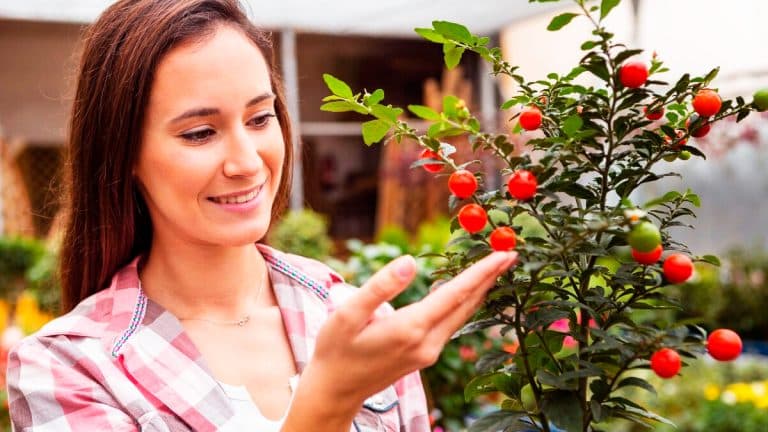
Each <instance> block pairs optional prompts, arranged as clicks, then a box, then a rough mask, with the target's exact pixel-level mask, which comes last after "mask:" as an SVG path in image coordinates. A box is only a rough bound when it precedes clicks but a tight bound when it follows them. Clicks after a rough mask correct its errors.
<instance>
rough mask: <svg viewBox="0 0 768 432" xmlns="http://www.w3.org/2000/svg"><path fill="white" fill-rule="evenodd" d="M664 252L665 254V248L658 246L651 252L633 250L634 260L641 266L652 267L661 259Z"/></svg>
mask: <svg viewBox="0 0 768 432" xmlns="http://www.w3.org/2000/svg"><path fill="white" fill-rule="evenodd" d="M662 252H664V248H662V247H661V245H658V246H656V249H654V250H652V251H650V252H640V251H636V250H634V249H632V258H634V259H635V261H637V262H638V263H640V264H643V265H651V264H655V263H656V262H657V261H658V260H659V258H661V253H662Z"/></svg>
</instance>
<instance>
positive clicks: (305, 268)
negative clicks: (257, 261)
mask: <svg viewBox="0 0 768 432" xmlns="http://www.w3.org/2000/svg"><path fill="white" fill-rule="evenodd" d="M258 247H259V250H260V251H261V252H262V254H263V255H264V257H265V258H266V259H267V260H268V261H269V262H270V263H271V264H273V265H278V266H279V265H281V264H282V265H284V266H286V267H288V268H292V269H293V270H296V271H298V272H300V273H302V274H303V275H304V276H308V277H311V278H313V279H315V280H318V281H322V282H328V283H330V284H334V283H343V282H344V278H343V277H342V276H341V275H340V274H339V273H338V272H337V271H335V270H333V269H332V268H331V267H330V266H328V265H327V264H325V263H323V262H321V261H318V260H316V259H313V258H307V257H305V256H301V255H296V254H292V253H288V252H283V251H281V250H278V249H275V248H273V247H271V246H267V245H264V244H258Z"/></svg>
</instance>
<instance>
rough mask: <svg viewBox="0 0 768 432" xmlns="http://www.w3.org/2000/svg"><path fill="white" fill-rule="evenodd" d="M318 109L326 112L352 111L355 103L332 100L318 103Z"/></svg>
mask: <svg viewBox="0 0 768 432" xmlns="http://www.w3.org/2000/svg"><path fill="white" fill-rule="evenodd" d="M320 110H321V111H328V112H347V111H354V110H355V105H354V104H352V103H350V102H347V101H334V102H328V103H324V104H322V105H320Z"/></svg>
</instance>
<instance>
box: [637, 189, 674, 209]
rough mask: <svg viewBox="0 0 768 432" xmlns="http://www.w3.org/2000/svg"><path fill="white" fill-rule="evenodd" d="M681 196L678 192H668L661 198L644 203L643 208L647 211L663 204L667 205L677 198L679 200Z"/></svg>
mask: <svg viewBox="0 0 768 432" xmlns="http://www.w3.org/2000/svg"><path fill="white" fill-rule="evenodd" d="M681 196H682V195H681V194H680V192H678V191H669V192H667V193H665V194H664V195H663V196H661V197H659V198H654V199H652V200H650V201H648V202H646V203H645V204H643V208H646V209H647V208H651V207H656V206H657V205H659V204H664V203H668V202H671V201H674V200H676V199H677V198H679V197H681Z"/></svg>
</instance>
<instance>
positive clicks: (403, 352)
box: [285, 252, 517, 430]
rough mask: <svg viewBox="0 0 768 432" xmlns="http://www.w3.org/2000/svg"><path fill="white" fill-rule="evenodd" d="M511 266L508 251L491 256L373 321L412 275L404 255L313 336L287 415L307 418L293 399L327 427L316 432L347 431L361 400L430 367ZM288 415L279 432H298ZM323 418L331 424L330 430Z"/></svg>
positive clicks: (409, 259) (413, 268)
mask: <svg viewBox="0 0 768 432" xmlns="http://www.w3.org/2000/svg"><path fill="white" fill-rule="evenodd" d="M516 262H517V253H516V252H494V253H492V254H490V255H488V256H487V257H485V258H483V259H482V260H480V261H478V262H477V263H475V264H474V265H472V266H471V267H469V268H467V269H466V270H464V271H463V272H462V273H461V274H459V275H458V276H456V277H455V278H453V279H451V280H450V281H447V282H445V283H443V284H442V285H440V287H439V289H436V290H434V291H433V292H431V293H430V294H429V295H427V296H426V297H424V298H423V299H422V300H420V301H419V302H416V303H413V304H410V305H408V306H405V307H403V308H400V309H398V310H396V311H394V312H393V313H391V314H386V315H381V314H379V315H376V314H375V312H376V310H377V309H378V308H379V307H380V306H381V305H382V304H383V303H384V302H387V301H389V300H391V299H392V298H394V297H395V296H397V295H398V294H399V293H400V292H402V291H403V290H404V289H405V288H406V287H407V286H408V285H409V284H410V282H411V281H412V280H413V278H414V276H415V274H416V263H415V261H414V259H413V257H411V256H403V257H400V258H398V259H396V260H394V261H392V262H391V263H389V264H387V265H386V266H385V267H384V268H382V269H381V270H379V271H378V272H377V273H376V274H374V275H373V276H372V277H371V278H370V279H369V280H368V282H366V283H365V284H364V285H363V286H362V287H361V288H360V290H359V291H357V292H355V293H354V294H353V295H351V296H350V297H349V298H348V299H347V300H346V302H344V303H343V304H341V305H340V306H339V307H338V309H336V311H335V312H334V313H333V314H331V316H330V317H329V319H328V321H327V322H326V323H325V325H324V326H323V328H322V329H321V330H320V333H319V335H318V338H317V344H316V347H315V352H314V355H313V357H312V359H311V361H310V362H309V364H308V365H307V367H306V369H305V370H304V372H303V373H302V378H301V382H300V384H299V386H298V388H297V393H296V395H295V397H294V402H293V408H297V410H298V411H305V409H306V411H305V414H308V413H309V411H310V409H307V408H301V407H300V405H301V403H302V402H301V400H306V401H307V404H312V405H314V407H313V408H312V409H311V411H312V414H313V415H312V416H313V417H315V416H319V418H323V419H324V424H325V425H327V426H328V429H323V430H349V425H350V423H351V421H352V418H353V417H354V415H355V414H356V412H357V411H358V410H359V409H360V406H361V405H362V403H363V401H364V400H365V399H366V398H367V397H369V396H370V395H372V394H374V393H376V392H379V391H381V390H383V389H384V388H386V387H387V386H389V385H391V384H393V383H394V382H395V381H397V380H398V379H399V378H400V377H402V376H404V375H406V374H408V373H410V372H413V371H415V370H418V369H422V368H425V367H427V366H429V365H431V364H433V363H435V362H436V361H437V358H438V357H439V355H440V352H441V351H442V349H443V346H445V344H446V343H447V342H448V341H449V340H450V338H451V336H452V335H453V334H454V333H455V332H456V331H457V330H458V329H459V328H461V326H462V325H463V324H464V323H465V322H466V321H467V320H468V319H469V318H470V317H471V316H472V315H473V314H474V312H475V311H476V310H477V308H478V307H479V306H480V304H481V303H482V302H483V299H484V298H485V295H486V293H487V292H488V290H489V289H490V288H492V287H493V286H494V283H495V281H496V278H497V277H498V276H499V275H500V274H502V273H503V272H505V271H507V270H508V269H509V267H510V266H511V265H513V264H514V263H516ZM319 405H323V406H322V407H321V406H319ZM314 408H317V409H319V410H321V412H316V411H315V409H314ZM291 411H294V410H291ZM291 414H294V413H293V412H292V413H289V415H288V418H287V419H286V423H285V425H286V427H287V429H285V430H298V423H292V421H293V420H297V419H296V418H294V419H292V418H291V417H292V416H291ZM293 417H304V416H303V415H300V414H298V413H296V415H294V416H293ZM316 418H318V417H316ZM331 419H337V420H338V421H339V423H338V425H335V426H334V423H333V420H331ZM307 420H308V419H307ZM292 424H295V425H296V426H297V427H296V428H295V429H294V428H293V427H289V426H290V425H292ZM314 427H315V428H316V427H317V424H315V426H314ZM315 430H317V429H315Z"/></svg>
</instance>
